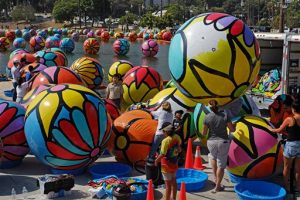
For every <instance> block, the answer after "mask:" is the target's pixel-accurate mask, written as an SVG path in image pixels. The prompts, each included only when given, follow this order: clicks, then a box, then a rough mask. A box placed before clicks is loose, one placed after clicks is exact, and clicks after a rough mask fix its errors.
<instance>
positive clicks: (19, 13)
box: [10, 5, 35, 21]
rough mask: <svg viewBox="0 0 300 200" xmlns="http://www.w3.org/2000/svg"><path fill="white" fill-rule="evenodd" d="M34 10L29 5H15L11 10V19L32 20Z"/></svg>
mask: <svg viewBox="0 0 300 200" xmlns="http://www.w3.org/2000/svg"><path fill="white" fill-rule="evenodd" d="M34 13H35V10H34V8H33V7H32V6H31V5H17V6H15V7H14V8H13V10H12V11H11V13H10V14H11V17H12V19H13V21H19V20H26V21H33V20H34V19H35V16H34Z"/></svg>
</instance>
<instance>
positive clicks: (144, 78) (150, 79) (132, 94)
mask: <svg viewBox="0 0 300 200" xmlns="http://www.w3.org/2000/svg"><path fill="white" fill-rule="evenodd" d="M162 88H163V81H162V78H161V76H160V74H159V73H158V72H157V71H156V70H155V69H154V68H152V67H148V66H137V67H134V68H132V69H130V70H129V71H128V72H127V73H126V75H125V76H124V80H123V90H124V93H123V99H124V101H125V103H126V104H127V105H131V104H133V103H138V102H145V101H148V100H149V99H151V98H153V97H154V96H155V95H156V94H157V93H158V92H159V91H160V90H162Z"/></svg>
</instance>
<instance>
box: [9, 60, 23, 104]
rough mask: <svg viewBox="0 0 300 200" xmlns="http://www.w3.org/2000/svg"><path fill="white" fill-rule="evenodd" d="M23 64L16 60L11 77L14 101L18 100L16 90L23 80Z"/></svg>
mask: <svg viewBox="0 0 300 200" xmlns="http://www.w3.org/2000/svg"><path fill="white" fill-rule="evenodd" d="M20 69H21V63H20V61H19V60H14V66H13V67H12V68H11V75H12V84H13V88H14V89H13V101H16V99H17V92H16V88H17V85H18V80H19V79H20V78H21V72H20Z"/></svg>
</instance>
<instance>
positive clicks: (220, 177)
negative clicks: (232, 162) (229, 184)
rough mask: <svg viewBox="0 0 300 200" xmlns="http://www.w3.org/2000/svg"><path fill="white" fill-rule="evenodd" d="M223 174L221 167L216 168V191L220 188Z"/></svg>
mask: <svg viewBox="0 0 300 200" xmlns="http://www.w3.org/2000/svg"><path fill="white" fill-rule="evenodd" d="M223 176H224V169H223V168H218V169H217V180H216V188H215V190H216V191H219V190H220V189H221V182H222V179H223Z"/></svg>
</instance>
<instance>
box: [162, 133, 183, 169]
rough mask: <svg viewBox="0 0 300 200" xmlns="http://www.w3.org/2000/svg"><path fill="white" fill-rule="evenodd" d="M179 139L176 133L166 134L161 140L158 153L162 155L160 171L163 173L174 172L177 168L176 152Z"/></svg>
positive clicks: (178, 149)
mask: <svg viewBox="0 0 300 200" xmlns="http://www.w3.org/2000/svg"><path fill="white" fill-rule="evenodd" d="M180 146H181V139H180V137H179V136H178V135H176V134H174V135H173V136H168V137H166V138H165V139H163V141H162V142H161V148H160V154H161V155H164V157H163V158H162V160H161V171H162V172H163V173H174V172H176V170H177V168H178V164H177V161H178V154H179V151H180Z"/></svg>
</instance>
